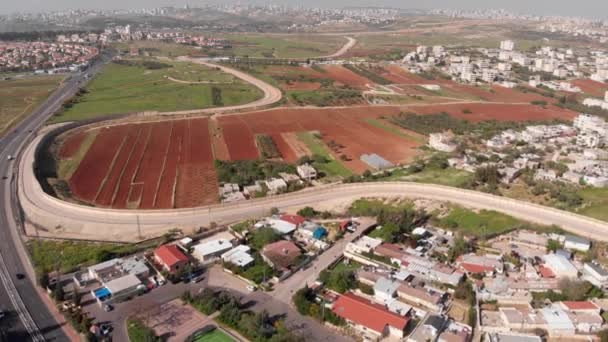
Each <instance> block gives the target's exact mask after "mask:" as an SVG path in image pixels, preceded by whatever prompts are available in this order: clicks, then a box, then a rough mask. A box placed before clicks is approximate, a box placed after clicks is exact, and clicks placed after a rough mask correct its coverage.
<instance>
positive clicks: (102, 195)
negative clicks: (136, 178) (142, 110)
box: [95, 125, 141, 206]
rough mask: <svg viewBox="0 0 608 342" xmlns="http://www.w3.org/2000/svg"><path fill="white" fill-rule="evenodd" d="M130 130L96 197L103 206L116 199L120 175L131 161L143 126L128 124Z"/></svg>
mask: <svg viewBox="0 0 608 342" xmlns="http://www.w3.org/2000/svg"><path fill="white" fill-rule="evenodd" d="M127 128H128V132H127V137H126V139H125V140H124V142H123V146H122V147H121V148H120V151H119V152H118V154H117V155H116V158H115V159H114V163H113V164H112V167H111V169H110V172H109V173H108V175H107V176H106V179H105V181H104V182H103V183H102V185H101V191H100V192H99V194H98V195H97V198H96V199H95V203H97V204H99V205H102V206H110V205H112V202H113V200H114V194H115V193H116V188H117V185H118V182H119V181H120V177H121V176H122V174H123V172H124V170H125V168H126V166H127V162H128V161H129V157H130V156H131V154H132V153H133V148H134V147H135V142H136V141H137V138H138V136H139V134H140V131H141V128H140V127H134V126H131V125H129V126H127Z"/></svg>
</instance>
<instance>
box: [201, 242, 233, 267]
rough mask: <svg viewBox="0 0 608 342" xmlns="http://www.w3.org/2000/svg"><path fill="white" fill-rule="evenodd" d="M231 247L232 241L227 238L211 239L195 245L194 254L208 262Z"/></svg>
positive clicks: (202, 260)
mask: <svg viewBox="0 0 608 342" xmlns="http://www.w3.org/2000/svg"><path fill="white" fill-rule="evenodd" d="M231 249H232V243H230V241H229V240H227V239H215V240H209V241H206V242H203V243H200V244H198V245H196V246H194V247H193V250H192V256H193V257H195V258H196V259H197V260H199V261H200V262H207V261H209V260H212V259H214V258H215V257H218V256H220V255H222V254H223V253H225V252H227V251H229V250H231Z"/></svg>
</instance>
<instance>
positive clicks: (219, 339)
mask: <svg viewBox="0 0 608 342" xmlns="http://www.w3.org/2000/svg"><path fill="white" fill-rule="evenodd" d="M192 341H193V342H234V339H233V338H232V337H230V336H229V335H228V334H226V333H225V332H223V331H221V330H219V329H214V330H212V331H210V332H207V333H204V334H201V335H196V336H194V337H193V338H192Z"/></svg>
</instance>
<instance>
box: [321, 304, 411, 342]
mask: <svg viewBox="0 0 608 342" xmlns="http://www.w3.org/2000/svg"><path fill="white" fill-rule="evenodd" d="M332 311H333V312H334V313H335V314H336V315H338V316H340V317H342V318H344V320H346V322H348V324H350V325H351V326H352V327H353V328H354V329H356V330H357V331H359V332H361V333H363V334H364V335H367V337H371V339H373V340H375V339H379V338H382V337H386V336H391V337H396V338H403V337H404V335H405V330H406V328H407V325H408V323H409V321H410V318H409V317H403V316H400V315H398V314H396V313H393V312H390V311H388V310H387V309H386V308H385V307H384V306H382V305H380V304H376V303H373V302H371V301H369V300H367V299H365V298H362V297H359V296H356V295H354V294H353V293H346V294H343V295H342V296H340V298H338V300H337V301H336V302H335V303H334V305H333V307H332Z"/></svg>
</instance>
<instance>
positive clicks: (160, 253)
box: [154, 245, 188, 268]
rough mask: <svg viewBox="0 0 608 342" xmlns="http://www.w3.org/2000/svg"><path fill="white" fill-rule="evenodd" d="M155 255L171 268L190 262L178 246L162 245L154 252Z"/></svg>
mask: <svg viewBox="0 0 608 342" xmlns="http://www.w3.org/2000/svg"><path fill="white" fill-rule="evenodd" d="M154 255H156V257H157V258H159V259H160V260H161V261H162V262H163V263H164V264H165V265H166V266H167V267H169V268H170V267H173V265H175V264H177V263H179V262H188V257H187V256H186V255H185V254H184V253H182V251H180V250H179V249H178V248H177V246H176V245H162V246H160V247H158V248H157V249H156V250H155V251H154Z"/></svg>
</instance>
